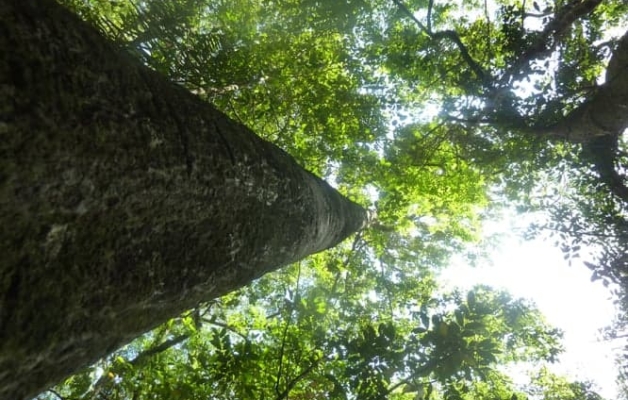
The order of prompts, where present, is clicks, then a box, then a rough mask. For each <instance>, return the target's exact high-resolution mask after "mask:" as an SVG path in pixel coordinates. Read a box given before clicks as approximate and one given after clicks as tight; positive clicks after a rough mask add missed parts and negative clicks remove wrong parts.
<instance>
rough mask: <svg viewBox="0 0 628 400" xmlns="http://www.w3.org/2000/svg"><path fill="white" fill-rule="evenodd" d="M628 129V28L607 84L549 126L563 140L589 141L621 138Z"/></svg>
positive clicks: (550, 130) (607, 73) (550, 131)
mask: <svg viewBox="0 0 628 400" xmlns="http://www.w3.org/2000/svg"><path fill="white" fill-rule="evenodd" d="M626 128H628V31H626V33H624V35H623V36H622V38H621V39H620V40H619V42H618V44H617V47H616V48H615V49H614V51H613V54H612V56H611V59H610V60H609V65H608V68H607V69H606V76H605V83H604V84H603V85H600V86H599V87H598V88H597V90H596V92H595V93H594V94H593V95H592V96H591V97H590V98H589V99H588V100H587V101H586V102H585V103H583V104H582V105H581V106H579V107H577V108H576V109H575V110H573V111H572V112H571V113H570V114H569V115H567V117H566V118H565V119H564V120H563V121H560V122H559V123H558V124H557V125H555V126H553V127H550V128H549V129H548V131H549V133H550V134H552V135H554V136H555V137H557V138H559V139H566V140H568V141H570V142H572V143H587V142H589V141H592V140H595V139H596V138H599V137H612V138H617V137H619V136H620V135H621V134H622V133H623V132H624V130H625V129H626Z"/></svg>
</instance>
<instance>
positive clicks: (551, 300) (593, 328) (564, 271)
mask: <svg viewBox="0 0 628 400" xmlns="http://www.w3.org/2000/svg"><path fill="white" fill-rule="evenodd" d="M511 225H512V223H510V224H509V223H505V224H502V230H503V231H504V232H503V235H501V238H502V240H501V242H500V243H501V245H500V246H499V248H498V249H496V250H495V251H494V253H493V254H492V255H491V256H490V261H489V262H488V263H486V264H485V265H484V266H479V267H477V266H476V267H471V266H469V265H466V264H464V263H463V262H454V263H453V264H452V266H451V267H449V268H448V269H447V270H445V271H444V273H443V275H442V278H443V283H444V284H445V285H451V286H452V287H462V288H468V287H471V286H473V285H475V284H479V283H481V284H487V285H490V286H493V287H495V288H503V289H506V290H507V291H508V292H510V293H511V294H513V295H515V296H518V297H524V298H527V299H531V300H533V301H534V302H535V303H536V305H537V306H538V308H539V310H540V311H541V312H542V313H543V314H544V315H545V316H546V318H547V321H548V322H549V323H550V324H551V325H553V326H556V327H558V328H561V329H562V330H563V331H564V333H565V336H564V341H563V343H564V345H565V348H566V351H565V353H564V354H563V355H562V356H561V358H560V363H559V364H558V365H554V366H552V367H551V368H550V369H551V370H552V371H553V372H556V373H561V374H564V375H567V376H569V377H572V378H574V379H578V380H590V381H593V382H595V383H596V385H597V387H596V389H597V391H598V393H599V394H600V395H602V396H604V397H605V398H607V399H615V398H617V386H616V384H615V377H616V367H615V366H614V360H613V350H612V344H611V343H609V342H604V341H600V338H601V335H600V333H599V329H600V328H603V327H605V326H607V325H609V324H610V323H611V321H612V319H613V315H614V313H615V308H614V305H613V303H612V299H611V295H610V292H609V290H608V289H606V288H605V287H604V286H603V285H602V283H601V282H599V281H598V282H591V279H590V278H591V272H590V271H589V270H588V269H587V268H586V267H585V266H584V265H582V263H581V262H580V263H579V262H575V261H574V262H572V266H571V267H570V266H569V265H568V264H567V262H566V261H565V260H564V259H563V255H562V253H561V251H560V249H558V248H556V247H554V246H553V242H548V241H544V240H543V239H535V240H532V241H527V242H526V241H523V240H522V239H520V238H518V237H517V236H516V235H515V234H509V233H508V232H512V230H511V229H507V228H508V227H509V226H511Z"/></svg>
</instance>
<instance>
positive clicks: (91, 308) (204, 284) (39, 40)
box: [0, 0, 366, 400]
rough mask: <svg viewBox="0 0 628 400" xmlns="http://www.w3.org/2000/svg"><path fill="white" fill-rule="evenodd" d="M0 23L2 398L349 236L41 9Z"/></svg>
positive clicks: (171, 95) (14, 397) (241, 141)
mask: <svg viewBox="0 0 628 400" xmlns="http://www.w3.org/2000/svg"><path fill="white" fill-rule="evenodd" d="M0 20H1V21H2V24H1V25H0V223H1V224H2V228H1V229H0V398H1V399H11V400H19V399H26V398H29V397H32V396H34V395H36V394H37V393H38V392H40V391H42V390H45V389H46V388H47V387H48V386H49V385H52V384H54V383H57V382H59V381H60V380H61V379H63V378H64V377H66V376H68V375H70V374H71V373H73V372H75V371H77V369H79V368H81V367H84V366H86V365H88V364H89V363H92V362H94V361H95V360H97V359H98V358H99V357H102V356H104V355H106V354H107V353H109V352H111V351H113V350H114V349H116V348H117V347H119V346H120V345H122V344H124V343H125V342H128V341H129V340H131V339H133V338H134V337H136V336H137V335H139V334H141V333H142V332H145V331H146V330H149V329H151V328H153V327H155V326H156V325H158V324H160V323H162V322H164V321H166V320H167V319H168V318H171V317H174V316H176V315H178V314H179V313H181V312H182V311H184V310H186V309H189V308H192V307H194V306H195V305H196V304H197V303H199V302H201V301H206V300H209V299H212V298H215V297H217V296H220V295H223V294H225V293H228V292H230V291H232V290H234V289H237V288H239V287H241V286H243V285H246V284H247V283H249V282H250V281H251V280H253V279H255V278H258V277H260V276H261V275H263V274H264V273H266V272H269V271H271V270H273V269H276V268H278V267H280V266H282V265H285V264H288V263H291V262H294V261H296V260H298V259H300V258H302V257H305V256H307V255H308V254H311V253H314V252H318V251H321V250H323V249H326V248H329V247H332V246H334V245H335V244H337V243H338V242H339V241H341V240H342V239H343V238H345V237H346V236H347V235H349V234H351V233H352V232H355V231H356V230H357V229H359V228H360V227H361V226H362V225H363V222H364V220H365V217H366V215H365V212H364V210H363V209H362V208H361V207H360V206H358V205H356V204H354V203H352V202H351V201H349V200H347V199H345V198H344V197H342V196H341V195H340V194H338V193H337V192H336V191H334V190H333V189H332V188H331V187H330V186H328V185H327V184H326V183H324V182H323V181H322V180H320V179H318V178H316V177H315V176H313V175H312V174H310V173H309V172H307V171H305V170H304V169H302V168H300V167H299V166H298V165H297V164H296V163H295V161H294V160H293V159H292V158H291V157H290V156H289V155H287V154H286V153H284V152H283V151H281V150H280V149H278V148H277V147H275V146H273V145H271V144H269V143H268V142H266V141H264V140H262V139H260V138H258V137H257V136H255V135H254V134H253V133H252V132H251V131H250V130H248V129H247V128H246V127H244V126H242V125H241V124H238V123H236V122H234V121H232V120H230V119H229V118H227V117H226V116H225V115H223V114H222V113H220V112H219V111H217V110H216V109H214V108H213V107H212V106H210V105H208V104H206V103H204V102H202V101H200V100H199V99H198V98H196V97H195V96H193V95H192V94H190V93H189V92H187V91H186V90H184V89H183V88H181V87H178V86H176V85H174V84H170V83H168V82H166V81H165V80H164V79H163V78H162V77H161V76H158V75H157V74H156V73H154V72H152V71H150V70H148V69H147V68H145V67H143V66H141V65H139V63H138V62H137V61H135V60H133V59H132V58H131V57H130V56H128V55H126V54H124V53H123V52H121V51H120V50H118V49H117V48H116V47H114V46H113V45H112V44H110V43H108V42H107V41H106V40H104V39H103V38H102V37H101V36H100V35H99V34H98V33H97V32H96V31H95V30H94V29H92V28H91V27H89V26H87V25H86V24H85V23H83V22H81V21H80V20H79V19H78V18H77V17H75V16H74V15H72V14H71V13H69V12H68V11H66V10H65V9H63V8H61V7H60V6H59V5H57V4H56V3H54V2H52V1H51V0H0Z"/></svg>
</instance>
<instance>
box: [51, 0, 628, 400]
mask: <svg viewBox="0 0 628 400" xmlns="http://www.w3.org/2000/svg"><path fill="white" fill-rule="evenodd" d="M65 3H67V4H68V5H70V6H71V7H73V9H74V10H76V11H77V12H78V13H79V14H80V15H82V16H83V17H85V18H86V19H88V20H90V21H92V22H93V23H95V24H97V25H98V26H100V28H101V29H102V30H103V31H104V32H105V33H106V34H107V35H108V36H109V37H110V38H111V39H112V40H115V41H116V42H117V43H119V45H120V46H122V47H123V48H125V49H127V50H128V51H129V52H131V53H132V54H134V55H135V56H136V57H140V58H141V59H142V60H143V61H144V62H145V63H146V64H147V65H149V66H150V67H151V68H153V69H156V70H158V71H160V72H162V73H164V74H166V75H167V76H168V77H169V78H170V79H172V80H173V81H176V82H178V83H180V84H181V85H183V86H185V87H187V88H188V89H189V90H191V91H192V92H194V93H196V94H197V95H198V96H200V97H202V98H204V99H206V100H208V101H211V102H212V103H214V104H215V105H216V106H217V107H219V108H220V109H222V110H224V111H225V112H226V113H228V114H229V115H231V116H232V117H233V118H235V119H237V120H240V121H242V122H244V123H246V124H247V125H249V126H250V127H251V128H252V129H253V130H254V131H255V132H256V133H258V134H259V135H261V136H263V137H265V138H268V139H269V140H271V141H273V142H274V143H276V144H278V145H279V146H281V147H282V148H284V149H286V150H287V151H288V152H289V153H290V154H292V155H293V156H294V157H296V158H297V159H299V160H300V161H301V162H302V163H303V164H304V165H306V166H307V168H308V169H310V170H312V171H313V172H315V173H318V174H321V175H323V176H325V177H327V178H328V179H330V180H331V181H333V182H334V183H335V184H336V185H337V186H338V187H339V188H340V190H342V191H343V192H344V193H346V194H348V195H350V196H351V197H352V198H354V199H356V200H358V201H359V202H361V203H362V204H364V205H368V206H369V207H370V208H371V209H372V210H374V211H376V214H377V220H376V222H375V223H374V224H373V226H372V227H371V228H370V229H369V230H367V231H364V232H362V233H361V234H360V235H359V236H358V237H357V238H356V239H355V241H354V242H353V245H347V246H345V247H342V248H339V249H336V250H334V251H331V252H329V253H326V254H325V255H319V256H316V257H314V258H312V259H309V260H308V261H304V262H302V263H301V264H300V265H298V266H293V267H291V268H290V269H288V270H286V271H285V272H284V273H281V274H277V275H273V276H272V277H270V278H268V279H262V280H260V281H258V282H256V283H255V284H254V285H252V286H251V287H248V288H246V289H244V290H243V291H242V292H240V293H238V294H233V295H230V296H228V297H226V298H224V299H222V300H221V302H218V303H215V304H214V303H212V304H211V305H204V306H202V307H199V308H198V309H197V310H194V311H191V312H190V313H189V315H186V316H183V317H181V318H180V319H178V320H176V321H174V322H172V323H171V325H170V326H166V327H162V328H160V329H161V330H160V331H156V332H153V333H150V334H148V335H147V336H145V337H144V338H143V339H141V340H140V341H139V342H137V343H134V344H132V345H131V346H130V347H129V348H128V349H125V350H122V352H121V353H119V354H117V355H115V356H112V357H111V358H110V359H108V360H104V361H103V364H102V365H101V366H100V367H93V368H92V369H91V372H93V373H95V372H100V371H101V370H102V372H103V375H102V376H101V378H98V379H96V378H95V376H96V375H100V374H96V375H92V376H91V378H90V379H88V377H89V376H88V375H83V376H78V377H75V378H72V380H70V381H69V382H68V385H67V386H65V387H63V388H61V389H59V390H60V393H61V392H63V391H67V393H66V392H63V393H61V394H62V395H63V396H69V397H71V396H75V395H77V394H79V393H85V392H88V393H90V395H92V396H96V393H101V394H102V395H103V396H105V397H107V396H109V397H113V398H115V396H118V398H133V397H134V396H149V393H151V392H152V393H162V394H163V393H168V394H169V395H170V396H172V397H176V396H177V395H180V396H183V398H194V396H199V397H200V396H201V395H202V393H207V391H208V390H210V389H211V391H212V393H213V395H214V396H215V397H216V398H232V397H233V396H235V397H240V398H248V397H251V393H264V397H268V398H287V397H288V396H290V397H293V398H317V397H325V396H330V397H332V398H343V396H345V397H347V398H353V397H357V398H364V399H369V398H381V397H382V396H388V397H390V398H413V397H416V396H419V394H418V393H422V394H421V396H423V397H427V398H439V396H441V397H446V398H465V396H466V397H467V398H483V397H482V396H484V397H485V398H489V395H493V394H495V393H498V394H499V396H501V397H502V398H511V397H512V396H513V395H514V396H522V395H523V393H522V392H526V393H528V394H533V393H540V392H542V391H543V390H546V389H547V388H553V389H551V390H554V392H555V393H556V391H558V390H559V389H558V388H559V387H560V388H561V389H560V390H571V391H572V394H570V395H569V396H572V395H573V398H587V397H586V396H593V395H592V394H591V393H588V390H589V389H588V388H587V387H586V385H584V384H583V385H580V384H574V385H571V386H570V384H568V383H564V382H560V379H559V378H556V379H555V378H550V377H548V376H547V374H546V373H545V372H540V373H539V377H537V379H536V380H535V381H534V382H533V383H531V384H530V386H529V387H528V388H521V387H516V386H515V385H513V384H512V382H510V381H509V379H508V378H507V377H506V376H505V374H504V373H502V372H500V370H499V369H498V368H497V367H496V366H497V365H498V364H500V363H506V362H509V361H511V360H519V359H532V360H547V361H549V360H551V359H553V358H554V357H556V355H557V352H558V351H559V347H560V346H558V344H557V340H558V336H559V335H558V333H557V332H555V331H552V329H551V327H547V326H545V325H544V323H543V322H542V320H541V319H540V316H538V314H537V313H535V311H534V309H533V307H531V306H529V305H526V304H524V303H522V302H518V301H517V300H514V299H509V298H508V296H506V295H504V294H500V293H494V292H491V291H490V290H488V289H486V288H477V289H476V290H475V291H473V292H472V293H473V295H470V296H467V295H466V294H456V293H452V294H447V295H444V294H442V293H440V292H439V291H438V289H437V284H436V282H437V271H438V269H439V268H440V267H442V266H443V265H446V264H447V261H448V258H449V256H450V254H452V253H453V252H456V253H464V252H465V251H466V250H467V249H468V245H467V243H469V242H471V243H473V241H474V240H477V239H478V237H479V235H480V233H481V230H480V227H481V222H482V220H483V219H486V218H489V217H490V215H491V212H493V211H495V209H496V208H497V207H499V205H501V204H504V203H508V204H510V205H515V206H516V207H518V209H519V210H520V211H522V212H523V211H543V213H545V215H548V216H549V218H548V219H546V220H542V221H541V222H540V223H539V224H538V225H537V226H534V227H532V230H531V233H532V234H537V235H545V234H547V235H553V236H554V237H555V238H556V240H557V243H558V244H559V245H561V246H562V248H563V250H564V251H565V253H566V255H567V256H569V257H576V256H578V255H582V257H588V260H587V263H588V264H587V265H588V266H589V268H591V269H592V270H593V271H592V273H593V276H594V278H595V279H603V280H604V281H606V282H608V283H610V282H618V283H620V284H624V282H623V279H624V278H623V275H624V273H623V272H625V268H626V264H625V261H624V260H625V253H626V251H625V250H626V247H625V246H626V241H625V238H626V233H625V227H626V222H625V203H626V200H627V197H626V195H625V190H626V189H625V185H624V181H623V180H624V177H623V173H624V168H623V167H622V165H623V163H624V162H625V154H624V142H623V137H622V133H623V130H624V129H625V128H626V120H625V118H626V113H625V112H622V111H621V110H622V107H625V106H626V90H628V85H627V84H626V71H627V69H626V55H625V54H626V51H627V49H626V45H627V44H626V43H627V42H626V36H625V32H623V30H621V29H620V28H622V27H625V26H626V21H625V19H626V17H625V16H626V15H627V14H628V13H627V11H628V10H626V7H627V5H626V3H625V2H622V1H612V0H611V1H589V0H582V1H578V0H574V1H557V2H552V3H544V2H510V1H498V2H495V3H488V2H464V3H463V4H455V3H451V2H438V1H431V0H429V1H407V2H402V1H396V0H394V1H393V0H391V1H348V2H341V3H340V2H316V1H307V0H304V1H288V2H280V3H267V2H264V3H261V2H256V1H253V0H248V1H244V0H242V1H228V2H227V1H225V2H222V1H213V2H204V1H201V0H182V1H172V2H167V3H163V2H159V1H148V2H143V3H135V4H134V3H131V2H96V1H93V2H92V1H87V2H85V1H81V2H72V1H66V2H65ZM585 246H586V247H587V248H589V249H593V250H592V253H591V254H580V253H582V250H581V249H583V248H584V247H585ZM618 294H619V295H623V292H620V293H618ZM470 303H473V304H475V305H473V306H472V305H471V304H470ZM496 304H499V305H500V306H499V307H497V306H496ZM474 307H477V308H474ZM509 310H510V311H509ZM506 311H508V312H506ZM512 324H519V325H518V326H520V327H521V329H518V330H515V331H510V332H506V330H507V328H506V327H507V326H511V325H512ZM184 336H185V337H186V338H187V339H185V341H184V339H181V342H178V340H176V339H177V338H182V337H184ZM188 336H189V338H188ZM509 340H512V341H513V343H517V344H519V345H521V344H525V346H524V347H526V348H527V350H526V351H525V352H524V354H519V353H518V352H517V350H516V347H517V346H514V345H512V344H511V345H509ZM174 342H177V343H174ZM164 343H165V344H170V343H173V344H172V346H173V347H172V348H171V349H170V350H164V351H153V353H151V351H152V350H151V349H161V348H162V347H159V346H162V344H164ZM163 347H168V346H166V345H164V346H163ZM173 350H179V351H173ZM146 351H148V352H149V353H148V354H154V356H153V357H145V358H140V359H139V360H149V359H150V360H151V361H142V362H140V361H134V360H135V357H139V356H140V355H141V354H147V353H145V352H146ZM118 357H120V358H119V359H118ZM203 357H205V358H204V359H203ZM146 363H148V364H146ZM140 364H142V365H144V366H145V367H143V368H140V367H139V365H140ZM147 365H150V366H147ZM98 368H100V369H98ZM182 369H185V370H186V371H187V372H185V373H184V372H183V371H182ZM246 371H255V373H254V374H251V373H247V372H246ZM175 372H176V373H175ZM109 373H111V374H109ZM171 373H172V374H171ZM153 374H154V375H153ZM160 374H161V375H160ZM180 376H184V377H185V378H181V379H178V380H177V379H175V378H174V377H180ZM409 377H413V379H410V378H409ZM94 382H96V383H94ZM156 382H159V383H156ZM143 384H146V385H157V386H142V385H143ZM90 385H92V386H90ZM204 385H205V386H204ZM535 385H536V386H535ZM539 387H543V388H545V389H539ZM157 388H158V389H157ZM576 389H577V390H576ZM247 390H248V391H249V392H247ZM547 390H549V389H547ZM551 390H550V391H551ZM203 391H204V392H203ZM535 391H536V392H535ZM177 393H179V394H177ZM561 393H563V394H562V395H564V396H567V395H566V394H565V393H566V392H561ZM544 396H546V397H548V398H551V396H550V395H544ZM556 396H558V395H556ZM578 396H580V397H578ZM260 397H261V396H260ZM559 397H560V396H559ZM566 398H567V397H566Z"/></svg>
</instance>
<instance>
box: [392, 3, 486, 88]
mask: <svg viewBox="0 0 628 400" xmlns="http://www.w3.org/2000/svg"><path fill="white" fill-rule="evenodd" d="M392 1H393V3H395V4H396V5H397V7H399V9H400V10H401V11H402V12H403V13H404V14H406V15H407V16H408V17H409V18H410V19H411V20H412V21H414V23H416V24H417V26H418V27H419V29H421V31H423V32H424V33H425V34H427V36H429V38H430V39H432V40H436V41H438V40H441V39H448V40H450V41H452V42H453V43H454V44H455V45H456V47H457V48H458V51H460V55H461V56H462V58H463V59H464V61H465V62H466V63H467V65H468V66H469V68H471V70H472V71H473V73H474V74H475V76H476V77H477V78H478V79H479V80H480V81H481V82H482V84H483V85H485V84H487V83H488V80H487V76H486V73H485V72H484V70H483V69H482V67H481V66H480V64H478V63H477V62H476V61H475V60H474V59H473V57H471V55H470V54H469V50H468V49H467V47H466V46H465V45H464V43H462V40H461V39H460V36H458V33H457V32H456V31H453V30H444V31H438V32H432V23H431V20H432V5H433V1H430V3H429V5H428V15H427V19H428V26H425V25H424V24H423V23H422V22H421V21H419V19H418V18H416V17H415V16H414V14H413V13H412V11H410V9H409V8H408V7H407V6H406V5H405V4H404V3H403V2H402V1H401V0H392Z"/></svg>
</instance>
